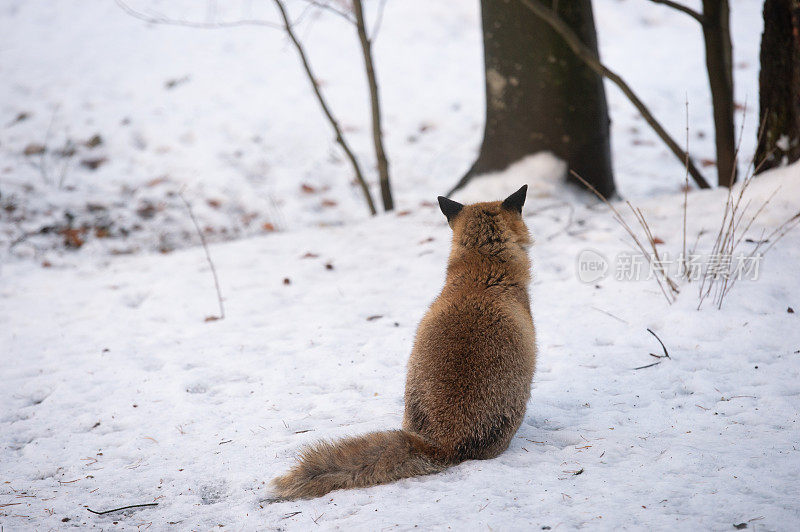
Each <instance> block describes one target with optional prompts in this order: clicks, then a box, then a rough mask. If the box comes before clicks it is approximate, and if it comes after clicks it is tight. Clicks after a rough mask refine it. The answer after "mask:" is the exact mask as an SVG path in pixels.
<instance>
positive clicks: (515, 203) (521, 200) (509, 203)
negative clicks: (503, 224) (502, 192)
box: [503, 185, 528, 214]
mask: <svg viewBox="0 0 800 532" xmlns="http://www.w3.org/2000/svg"><path fill="white" fill-rule="evenodd" d="M527 194H528V185H522V187H521V188H520V189H519V190H517V191H516V192H514V193H513V194H511V195H510V196H509V197H507V198H506V199H504V200H503V208H504V209H506V210H509V211H515V212H518V213H520V214H522V206H523V205H525V197H526V196H527Z"/></svg>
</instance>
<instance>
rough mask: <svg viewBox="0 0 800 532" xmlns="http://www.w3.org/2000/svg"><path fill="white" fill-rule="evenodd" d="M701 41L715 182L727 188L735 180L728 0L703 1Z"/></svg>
mask: <svg viewBox="0 0 800 532" xmlns="http://www.w3.org/2000/svg"><path fill="white" fill-rule="evenodd" d="M703 39H704V40H705V45H706V70H707V71H708V82H709V85H710V87H711V102H712V105H713V107H714V130H715V131H714V133H715V140H716V144H717V146H716V147H717V183H718V184H719V185H720V186H725V187H729V186H731V185H732V184H733V183H734V182H735V181H736V153H735V152H736V138H735V134H734V130H735V125H734V121H733V113H734V102H733V57H732V56H733V47H732V45H731V31H730V9H729V7H728V0H703Z"/></svg>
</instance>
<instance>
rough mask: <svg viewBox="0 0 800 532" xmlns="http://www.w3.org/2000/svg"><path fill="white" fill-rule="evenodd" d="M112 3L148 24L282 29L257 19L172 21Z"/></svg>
mask: <svg viewBox="0 0 800 532" xmlns="http://www.w3.org/2000/svg"><path fill="white" fill-rule="evenodd" d="M114 1H115V2H116V3H117V5H118V6H119V7H120V8H121V9H122V10H123V11H125V12H126V13H127V14H129V15H130V16H132V17H134V18H138V19H139V20H143V21H145V22H149V23H151V24H167V25H169V26H186V27H189V28H202V29H209V30H216V29H222V28H235V27H238V26H266V27H268V28H274V29H281V28H282V26H281V25H280V24H276V23H274V22H270V21H268V20H258V19H242V20H231V21H219V22H194V21H191V20H179V19H172V18H168V17H164V16H161V15H148V14H146V13H142V12H140V11H136V10H135V9H133V8H132V7H131V6H129V5H128V4H126V3H125V2H124V1H123V0H114Z"/></svg>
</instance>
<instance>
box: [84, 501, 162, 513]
mask: <svg viewBox="0 0 800 532" xmlns="http://www.w3.org/2000/svg"><path fill="white" fill-rule="evenodd" d="M146 506H158V503H157V502H151V503H148V504H131V505H130V506H122V507H120V508H114V509H112V510H106V511H104V512H96V511H94V510H92V509H91V508H87V510H89V511H90V512H92V513H93V514H95V515H105V514H110V513H111V512H119V511H120V510H128V509H129V508H144V507H146Z"/></svg>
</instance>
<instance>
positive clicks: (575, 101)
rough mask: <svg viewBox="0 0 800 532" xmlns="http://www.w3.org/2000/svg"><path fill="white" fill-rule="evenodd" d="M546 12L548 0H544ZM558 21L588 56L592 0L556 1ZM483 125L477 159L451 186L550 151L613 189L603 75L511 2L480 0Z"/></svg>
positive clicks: (608, 191)
mask: <svg viewBox="0 0 800 532" xmlns="http://www.w3.org/2000/svg"><path fill="white" fill-rule="evenodd" d="M536 1H540V0H536ZM542 3H543V4H544V5H546V6H547V7H552V5H553V2H552V0H543V2H542ZM555 4H556V5H557V11H558V15H559V17H561V18H562V19H563V20H564V22H566V23H567V24H568V25H569V27H570V28H571V29H572V30H573V31H575V32H576V33H577V34H578V36H579V37H580V39H581V40H582V41H583V43H584V44H586V45H587V46H588V47H589V48H590V49H591V50H592V51H594V52H595V53H596V52H597V35H596V32H595V26H594V17H593V15H592V4H591V0H571V1H569V2H565V1H562V2H558V0H556V1H555ZM481 16H482V20H483V47H484V61H485V73H486V124H485V127H484V135H483V144H482V146H481V149H480V152H479V154H478V158H477V160H476V161H475V163H474V164H473V165H472V167H471V168H470V169H469V171H468V172H467V174H466V175H465V176H464V177H463V178H462V179H461V180H460V181H459V183H458V184H457V185H456V186H455V187H454V190H456V189H458V188H461V187H462V186H463V185H465V184H466V183H467V182H468V181H469V180H470V179H471V178H472V177H474V176H476V175H480V174H483V173H487V172H492V171H497V170H503V169H505V168H506V167H507V166H508V165H509V164H511V163H513V162H515V161H517V160H519V159H521V158H522V157H524V156H526V155H529V154H533V153H536V152H540V151H550V152H552V153H553V154H555V155H556V156H557V157H560V158H561V159H564V160H565V161H566V162H567V164H568V165H569V168H570V169H571V170H574V171H575V172H577V173H578V174H579V175H581V176H582V177H583V178H584V179H586V180H587V181H588V182H589V183H591V184H592V185H593V186H594V187H595V188H597V190H598V191H600V192H601V193H602V194H603V195H605V196H611V195H613V194H614V192H615V187H614V179H613V173H612V169H611V150H610V145H609V144H610V143H609V123H610V121H609V118H608V107H607V104H606V97H605V90H604V88H603V80H602V78H601V76H599V75H598V74H596V73H595V72H593V71H592V70H591V69H590V68H589V67H587V66H586V64H585V63H584V62H583V61H582V60H581V59H580V58H579V57H577V56H576V54H575V53H574V52H573V51H572V50H570V48H569V47H568V46H566V44H565V42H564V39H563V38H562V37H561V36H559V35H558V34H557V33H556V32H555V31H553V30H552V29H551V27H550V26H549V25H548V24H547V23H546V22H544V21H543V20H542V19H541V18H539V17H538V16H536V14H534V13H533V12H532V11H531V10H530V9H529V8H527V7H526V6H524V5H523V4H522V3H521V2H519V1H517V0H510V1H509V0H481Z"/></svg>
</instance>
